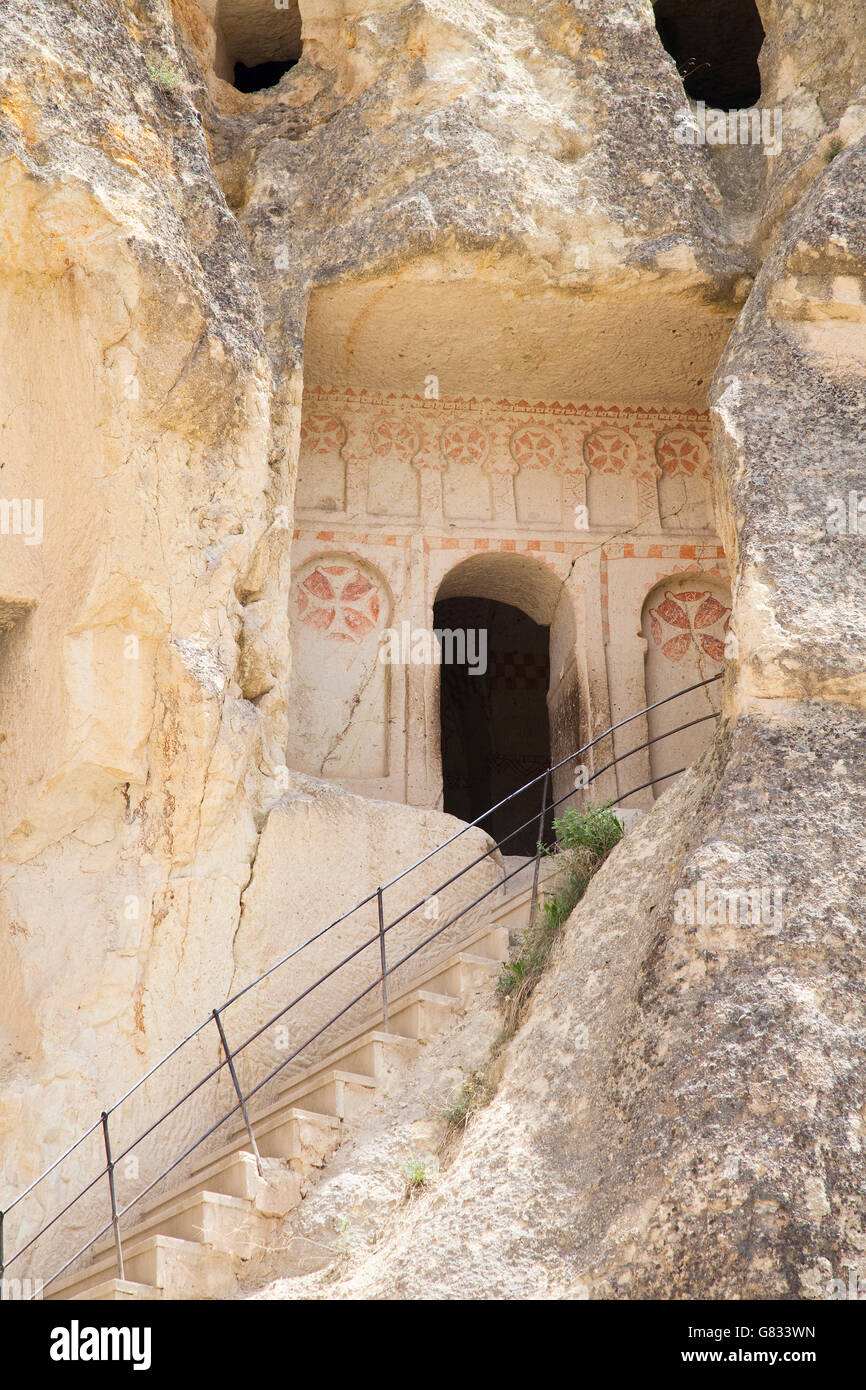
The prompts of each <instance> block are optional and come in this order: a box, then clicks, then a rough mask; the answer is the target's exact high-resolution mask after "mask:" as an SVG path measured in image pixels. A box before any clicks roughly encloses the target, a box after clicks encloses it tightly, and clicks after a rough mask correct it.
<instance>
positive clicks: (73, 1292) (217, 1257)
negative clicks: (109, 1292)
mask: <svg viewBox="0 0 866 1390" xmlns="http://www.w3.org/2000/svg"><path fill="white" fill-rule="evenodd" d="M123 1268H124V1275H125V1278H124V1281H123V1282H124V1283H131V1284H137V1285H139V1286H141V1285H146V1286H148V1287H150V1288H155V1289H157V1290H158V1295H157V1296H158V1297H160V1298H171V1299H191V1298H195V1299H205V1298H225V1297H226V1296H227V1295H229V1294H231V1293H233V1292H234V1291H235V1289H236V1288H237V1280H236V1278H235V1272H234V1271H235V1261H234V1257H233V1256H232V1255H231V1254H230V1253H229V1252H228V1251H226V1250H220V1249H216V1248H215V1247H213V1246H210V1245H203V1244H201V1243H200V1242H199V1241H192V1240H180V1239H178V1238H177V1237H174V1236H167V1235H163V1234H161V1233H158V1234H155V1235H149V1236H143V1237H141V1238H140V1239H137V1240H130V1241H129V1242H128V1243H125V1244H124V1251H123ZM116 1273H117V1264H116V1259H115V1255H114V1251H113V1250H112V1251H111V1253H110V1254H107V1255H103V1256H101V1257H100V1258H99V1259H98V1260H95V1261H94V1262H93V1264H91V1265H88V1266H87V1267H86V1268H84V1269H82V1270H79V1271H78V1273H76V1274H71V1275H67V1276H66V1278H64V1279H58V1280H56V1281H55V1282H54V1283H53V1284H52V1285H50V1287H49V1288H48V1289H46V1291H45V1296H46V1298H47V1299H48V1300H50V1301H52V1302H53V1301H55V1300H58V1299H69V1298H88V1299H89V1298H90V1293H91V1290H95V1289H98V1288H100V1287H101V1286H104V1285H105V1284H106V1283H109V1282H110V1281H111V1280H112V1279H113V1278H114V1277H115V1276H116Z"/></svg>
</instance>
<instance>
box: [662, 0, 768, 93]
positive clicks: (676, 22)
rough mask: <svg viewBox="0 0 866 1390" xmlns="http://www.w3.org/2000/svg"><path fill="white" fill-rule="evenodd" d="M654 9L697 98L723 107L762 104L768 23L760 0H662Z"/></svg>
mask: <svg viewBox="0 0 866 1390" xmlns="http://www.w3.org/2000/svg"><path fill="white" fill-rule="evenodd" d="M653 9H654V10H655V20H656V28H657V29H658V32H659V38H660V39H661V41H662V43H663V45H664V47H665V48H666V49H667V51H668V53H669V54H670V55H671V57H672V58H673V60H674V62H675V63H676V65H677V70H678V72H679V74H680V77H681V78H682V82H683V86H684V87H685V89H686V92H687V94H688V96H690V97H691V99H692V101H703V102H705V103H706V104H707V106H712V107H715V108H716V109H718V110H721V111H738V110H743V109H745V108H748V107H751V106H755V105H756V104H757V102H758V101H759V100H760V96H761V73H760V69H759V67H758V55H759V53H760V51H761V45H762V44H763V42H764V26H763V25H762V23H761V16H760V14H759V13H758V7H757V5H756V3H755V0H702V3H699V4H698V3H695V0H656V3H655V4H654V6H653Z"/></svg>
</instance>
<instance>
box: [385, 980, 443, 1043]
mask: <svg viewBox="0 0 866 1390" xmlns="http://www.w3.org/2000/svg"><path fill="white" fill-rule="evenodd" d="M458 1002H459V1000H458V998H457V996H456V995H454V994H437V993H436V992H435V990H432V989H413V990H412V992H411V994H405V995H403V997H402V998H401V999H399V1000H398V1001H397V1002H396V1003H395V1004H394V1006H393V1007H392V1008H391V1009H390V1010H389V1014H388V1018H389V1023H390V1026H391V1028H392V1029H393V1031H394V1032H395V1033H399V1034H400V1035H401V1036H402V1037H404V1038H414V1039H415V1040H416V1041H417V1042H429V1041H430V1039H431V1038H435V1037H436V1036H437V1035H438V1034H439V1033H441V1032H442V1030H443V1029H444V1028H445V1026H446V1025H447V1023H448V1021H449V1019H450V1018H451V1017H452V1015H453V1013H454V1008H455V1005H456V1004H457V1003H458Z"/></svg>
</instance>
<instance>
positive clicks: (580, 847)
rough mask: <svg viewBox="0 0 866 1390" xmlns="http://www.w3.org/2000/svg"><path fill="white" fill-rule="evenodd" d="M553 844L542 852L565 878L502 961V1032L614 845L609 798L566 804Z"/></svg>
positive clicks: (618, 829) (615, 826)
mask: <svg viewBox="0 0 866 1390" xmlns="http://www.w3.org/2000/svg"><path fill="white" fill-rule="evenodd" d="M553 828H554V830H555V831H556V846H555V847H554V848H553V849H550V850H548V849H544V847H543V846H541V847H540V848H542V849H543V852H544V853H545V854H547V855H549V856H551V857H552V858H554V859H556V860H557V861H558V863H559V867H560V869H561V870H562V871H563V875H564V882H563V885H562V887H561V888H560V890H559V892H558V893H556V894H555V895H552V896H549V897H548V899H547V902H545V904H544V907H543V908H542V911H541V916H540V918H539V919H538V920H537V921H536V922H534V923H533V925H532V926H531V927H529V928H527V930H526V931H525V932H524V935H523V945H522V947H521V950H520V954H519V955H518V956H517V957H516V958H515V959H514V960H513V961H510V962H509V963H508V964H507V965H505V966H504V967H503V969H502V973H501V974H500V976H499V980H498V982H497V986H496V988H497V991H498V993H499V994H500V996H501V997H502V998H503V999H505V1000H507V1001H508V1004H507V1025H506V1031H508V1029H509V1028H510V1029H511V1030H512V1031H513V1030H514V1029H515V1028H516V1026H517V1020H518V1018H519V1015H520V1013H521V1012H522V1010H523V1008H524V1006H525V1004H526V1002H527V1000H528V999H529V996H530V994H531V993H532V991H533V990H534V989H535V986H536V984H537V983H538V981H539V979H540V978H541V975H542V973H543V971H544V968H545V966H546V965H547V962H548V959H549V957H550V952H551V950H552V949H553V944H554V942H555V941H556V938H557V936H558V935H559V932H560V930H561V928H562V927H563V925H564V924H565V922H567V921H568V919H569V917H570V916H571V914H572V912H573V911H574V909H575V907H576V906H577V904H578V903H579V902H580V899H581V898H582V897H583V895H584V893H585V892H586V890H587V888H588V886H589V882H590V879H591V878H592V876H593V874H595V873H597V872H598V870H599V869H600V868H601V866H602V864H603V863H604V861H605V859H606V858H607V856H608V855H609V854H610V852H611V850H612V849H613V847H614V846H615V845H616V844H618V842H619V841H620V840H621V839H622V825H621V824H620V822H619V821H618V820H617V818H616V815H615V814H614V812H613V811H612V810H611V808H610V802H605V803H604V804H603V805H598V806H595V805H593V804H592V803H590V804H589V805H588V806H586V807H585V808H584V809H583V810H578V809H577V808H576V807H570V808H569V809H568V810H567V811H565V813H564V814H563V815H562V816H560V817H559V818H558V819H556V820H554V822H553Z"/></svg>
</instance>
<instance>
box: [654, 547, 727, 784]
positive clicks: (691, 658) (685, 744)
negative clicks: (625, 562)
mask: <svg viewBox="0 0 866 1390" xmlns="http://www.w3.org/2000/svg"><path fill="white" fill-rule="evenodd" d="M730 617H731V593H730V588H729V586H728V584H727V583H726V581H725V580H724V579H722V578H721V577H720V576H716V575H708V574H702V573H699V572H691V573H688V574H679V575H671V576H670V577H669V578H667V579H662V580H661V581H660V582H659V583H657V584H656V585H655V586H654V587H653V589H652V590H651V591H650V593H649V594H648V595H647V597H646V600H645V602H644V605H643V613H642V632H643V636H644V639H645V641H646V697H647V705H653V704H656V702H657V701H659V700H664V699H666V698H667V697H668V696H670V695H675V694H676V693H677V692H678V691H681V690H685V689H687V688H688V687H689V686H691V685H695V684H696V683H697V682H699V681H703V680H707V679H708V678H709V677H711V676H716V675H719V674H720V673H721V672H722V671H723V670H724V664H725V641H726V638H727V633H728V624H729V622H730ZM721 686H722V683H721V681H717V682H715V683H714V684H712V685H707V686H704V687H703V688H702V689H700V690H693V691H691V692H690V693H689V694H688V695H683V696H682V697H681V698H680V699H676V700H671V701H670V702H669V703H668V704H665V705H662V706H661V707H660V708H659V709H654V710H650V713H649V715H648V718H647V722H648V726H649V737H650V738H651V739H658V738H659V737H660V736H661V735H663V734H670V737H667V738H661V740H660V741H659V742H656V743H653V744H652V746H651V747H650V768H651V774H652V777H653V778H654V779H655V785H654V791H655V793H656V795H659V794H660V793H661V792H663V791H665V790H666V788H667V787H669V786H670V781H669V780H661V779H664V778H666V777H668V775H669V774H671V773H674V772H677V771H679V770H680V769H682V768H685V767H688V766H689V764H690V763H693V762H694V761H695V759H696V758H697V757H699V756H700V754H701V753H702V752H703V751H704V749H705V748H706V747H707V745H708V743H709V742H710V740H711V739H712V736H713V732H714V729H715V721H714V720H713V719H709V718H708V719H705V720H704V722H702V723H695V724H692V721H693V720H698V719H703V717H704V716H706V715H712V714H715V713H718V711H719V710H720V709H721ZM686 724H692V727H691V728H688V729H685V728H683V727H682V726H683V725H686ZM673 730H680V732H677V733H674V732H673Z"/></svg>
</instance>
